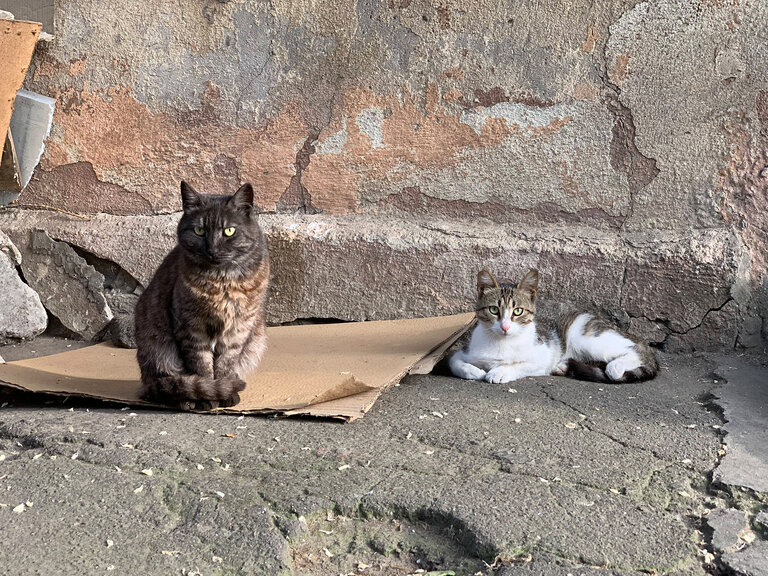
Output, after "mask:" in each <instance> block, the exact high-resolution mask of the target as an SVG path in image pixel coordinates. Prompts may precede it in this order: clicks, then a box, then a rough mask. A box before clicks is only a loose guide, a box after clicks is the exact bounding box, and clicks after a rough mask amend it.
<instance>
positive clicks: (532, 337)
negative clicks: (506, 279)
mask: <svg viewBox="0 0 768 576" xmlns="http://www.w3.org/2000/svg"><path fill="white" fill-rule="evenodd" d="M538 287H539V273H538V271H537V270H531V271H529V272H528V273H527V274H526V275H525V277H523V279H522V280H521V281H520V283H519V284H517V286H515V285H514V284H506V283H502V284H499V283H498V282H496V279H495V278H494V277H493V276H492V275H491V273H490V272H488V270H482V271H481V272H480V273H479V274H478V275H477V293H478V296H477V304H476V305H475V313H476V316H477V326H476V327H475V328H474V330H473V332H472V337H471V339H470V341H469V344H468V345H467V347H466V348H465V349H463V350H459V351H458V352H456V353H455V354H454V355H453V356H451V359H450V361H449V366H450V369H451V372H453V374H454V375H455V376H458V377H459V378H465V379H467V380H486V381H488V382H495V383H504V382H511V381H513V380H517V379H519V378H524V377H526V376H545V375H547V374H555V375H558V376H565V375H567V376H572V377H574V378H578V379H581V380H591V381H594V382H616V383H620V382H636V381H641V380H650V379H651V378H653V377H654V376H656V374H657V372H658V370H659V365H658V362H657V361H656V357H655V355H654V353H653V351H652V350H651V349H650V347H648V345H647V344H644V343H641V342H637V341H636V340H633V339H632V338H630V337H629V336H627V335H625V334H623V333H622V332H620V331H619V330H618V329H617V328H615V327H613V326H611V325H610V324H608V323H607V322H605V321H603V320H601V319H600V318H597V317H595V316H594V315H592V314H589V313H587V312H581V313H571V314H567V315H565V316H563V317H562V318H560V320H559V322H558V323H557V329H556V330H551V331H550V332H549V333H542V331H540V330H539V328H538V326H537V325H536V322H535V319H534V316H535V314H536V294H537V292H538Z"/></svg>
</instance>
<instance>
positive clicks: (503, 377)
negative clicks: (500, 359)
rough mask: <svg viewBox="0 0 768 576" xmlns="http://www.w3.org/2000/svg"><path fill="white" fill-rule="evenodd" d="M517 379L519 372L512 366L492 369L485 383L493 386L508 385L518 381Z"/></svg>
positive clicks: (486, 376)
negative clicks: (490, 383)
mask: <svg viewBox="0 0 768 576" xmlns="http://www.w3.org/2000/svg"><path fill="white" fill-rule="evenodd" d="M517 378H518V374H517V370H515V369H514V368H512V367H511V366H496V368H491V369H490V370H489V371H488V373H487V374H486V375H485V381H486V382H492V383H493V384H506V383H507V382H512V381H513V380H517Z"/></svg>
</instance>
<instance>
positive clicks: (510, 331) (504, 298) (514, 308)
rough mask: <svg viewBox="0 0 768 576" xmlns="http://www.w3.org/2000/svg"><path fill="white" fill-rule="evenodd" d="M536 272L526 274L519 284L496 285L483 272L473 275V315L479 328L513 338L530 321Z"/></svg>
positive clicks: (502, 283) (490, 276) (537, 285)
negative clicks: (475, 286)
mask: <svg viewBox="0 0 768 576" xmlns="http://www.w3.org/2000/svg"><path fill="white" fill-rule="evenodd" d="M538 289H539V272H538V270H530V271H529V272H528V273H527V274H526V275H525V276H523V279H522V280H520V282H519V283H518V284H517V285H515V284H513V283H506V282H501V283H499V282H497V281H496V278H494V277H493V275H492V274H491V273H490V272H489V271H488V270H487V269H483V270H481V271H480V273H478V275H477V303H476V305H475V315H476V316H477V320H478V322H479V323H480V324H482V325H484V326H485V327H486V328H487V329H488V330H490V331H492V332H494V333H496V334H499V335H501V336H514V335H515V334H519V333H520V331H521V330H522V329H523V328H524V327H525V326H526V325H527V324H530V323H531V322H532V321H533V316H534V314H536V293H537V291H538Z"/></svg>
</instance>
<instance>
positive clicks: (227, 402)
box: [219, 392, 240, 408]
mask: <svg viewBox="0 0 768 576" xmlns="http://www.w3.org/2000/svg"><path fill="white" fill-rule="evenodd" d="M238 404H240V394H238V393H237V392H234V393H233V394H232V396H230V397H229V398H224V399H223V400H220V401H219V408H230V407H232V406H237V405H238Z"/></svg>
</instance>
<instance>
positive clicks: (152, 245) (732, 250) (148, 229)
mask: <svg viewBox="0 0 768 576" xmlns="http://www.w3.org/2000/svg"><path fill="white" fill-rule="evenodd" d="M178 218H179V216H178V214H170V215H162V216H115V215H109V214H99V215H94V216H92V217H91V219H90V220H88V221H83V220H79V219H76V218H72V217H69V216H65V215H61V214H55V213H51V212H43V211H32V210H24V211H19V212H8V213H5V214H0V226H2V227H4V228H5V229H6V230H7V231H8V233H9V234H12V235H21V236H23V235H24V234H25V231H26V230H29V229H35V228H42V229H45V230H48V231H49V233H50V234H51V235H52V236H53V237H55V238H58V239H60V240H63V241H65V242H68V243H70V244H71V245H73V246H77V247H79V248H81V249H83V250H87V251H88V252H89V253H91V254H92V255H93V256H95V257H98V258H100V259H103V260H106V261H109V262H113V263H116V264H117V265H118V266H119V267H120V268H121V269H122V270H123V271H124V273H125V274H127V275H130V276H131V277H132V278H135V279H136V281H138V282H139V283H141V284H142V285H146V284H147V283H148V282H149V280H150V279H151V277H152V274H153V273H154V270H155V269H156V267H157V266H158V265H159V264H160V262H161V261H162V259H163V258H164V257H165V255H166V254H167V253H168V252H169V251H170V250H171V248H172V247H173V246H174V244H175V241H176V240H175V227H176V223H177V221H178ZM260 218H261V224H262V226H263V228H264V231H265V233H266V234H267V236H268V239H269V246H270V254H271V262H272V281H271V287H272V292H271V297H270V302H269V306H268V313H269V321H270V322H275V323H278V322H286V321H291V320H295V319H297V318H340V319H344V320H366V319H368V320H371V319H387V318H402V317H408V316H430V315H440V314H450V313H457V312H464V311H467V310H471V309H472V306H473V298H474V291H475V287H474V286H475V275H476V273H477V269H478V268H480V267H481V266H489V267H490V268H491V269H492V270H495V271H499V273H498V275H499V276H502V277H503V276H509V277H513V276H519V275H522V274H523V273H524V272H525V271H527V269H528V268H529V267H538V269H539V270H540V272H541V274H542V285H541V289H540V296H541V301H540V305H539V310H541V311H542V312H544V313H550V314H556V313H557V312H559V311H561V310H562V309H564V308H569V307H571V306H582V307H588V308H593V307H596V308H598V309H600V310H602V311H603V312H604V313H605V314H606V315H607V316H608V317H610V318H612V319H613V320H615V321H616V322H618V323H619V324H620V325H622V326H627V324H629V326H630V328H632V327H639V328H640V329H641V330H640V332H641V333H640V334H639V335H640V336H643V335H644V334H645V333H646V332H647V330H648V329H647V326H648V325H650V326H652V327H653V330H654V332H653V333H652V334H651V337H652V339H653V341H655V342H660V343H667V344H668V345H669V346H670V347H675V349H682V350H685V351H689V350H691V349H701V348H710V347H723V346H732V345H733V343H734V339H735V332H734V329H733V327H734V326H735V324H734V323H733V322H730V320H729V319H730V318H731V317H732V316H733V314H735V313H736V311H737V309H738V307H737V306H736V305H735V304H734V303H733V302H732V301H731V296H730V294H729V285H730V283H731V282H732V281H733V277H734V275H735V274H736V271H737V269H738V266H739V263H738V259H737V250H736V239H735V237H734V236H733V235H730V234H728V233H724V231H723V230H707V231H696V232H684V233H673V232H665V233H660V232H654V233H653V234H641V233H637V232H628V233H624V232H617V231H610V230H598V229H595V228H592V227H589V226H576V225H573V226H569V227H558V226H543V227H540V228H537V229H535V230H527V231H521V230H505V231H499V230H496V229H493V228H489V227H487V226H485V225H483V224H478V223H472V222H457V221H455V220H448V219H440V220H438V219H431V220H429V219H423V220H410V221H403V220H397V219H394V218H391V219H382V218H378V217H372V216H366V217H363V216H355V217H349V216H345V217H334V216H327V215H318V216H306V215H305V216H293V215H292V216H287V215H282V214H280V215H278V214H268V215H266V214H265V215H262V216H261V217H260ZM137 247H140V249H137ZM127 296H128V297H130V295H127ZM632 321H634V322H632ZM729 322H730V323H729ZM723 323H725V324H726V325H725V326H723ZM715 328H717V330H715ZM713 333H715V334H717V335H716V336H715V335H713ZM678 343H684V344H678Z"/></svg>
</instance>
